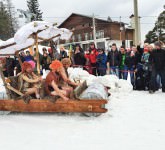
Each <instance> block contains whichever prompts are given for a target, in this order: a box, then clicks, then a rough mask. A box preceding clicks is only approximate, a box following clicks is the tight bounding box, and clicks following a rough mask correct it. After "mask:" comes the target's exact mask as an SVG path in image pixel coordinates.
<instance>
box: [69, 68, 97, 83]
mask: <svg viewBox="0 0 165 150" xmlns="http://www.w3.org/2000/svg"><path fill="white" fill-rule="evenodd" d="M68 74H69V78H70V79H71V80H72V81H80V82H83V81H87V85H91V84H92V83H93V80H94V79H96V78H97V77H96V76H94V75H91V74H89V73H88V72H87V71H85V70H83V69H82V68H69V69H68Z"/></svg>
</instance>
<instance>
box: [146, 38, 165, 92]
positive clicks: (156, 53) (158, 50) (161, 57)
mask: <svg viewBox="0 0 165 150" xmlns="http://www.w3.org/2000/svg"><path fill="white" fill-rule="evenodd" d="M154 45H155V49H154V50H153V51H152V53H151V56H150V62H151V64H152V75H151V81H150V87H149V88H150V90H149V92H150V93H154V92H155V91H156V90H157V82H156V78H157V76H158V75H159V76H160V78H161V83H162V92H165V50H163V49H162V43H161V42H159V41H158V42H155V44H154Z"/></svg>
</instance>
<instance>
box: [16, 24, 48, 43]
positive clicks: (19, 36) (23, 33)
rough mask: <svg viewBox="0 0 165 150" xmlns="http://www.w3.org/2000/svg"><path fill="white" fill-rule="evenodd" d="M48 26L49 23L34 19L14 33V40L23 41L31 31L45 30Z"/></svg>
mask: <svg viewBox="0 0 165 150" xmlns="http://www.w3.org/2000/svg"><path fill="white" fill-rule="evenodd" d="M49 26H50V23H48V22H45V21H34V22H30V23H28V24H26V25H24V26H23V27H21V28H20V29H19V30H18V31H17V32H16V34H15V36H14V40H15V42H16V43H17V44H22V43H25V42H26V40H27V39H28V38H29V36H31V35H32V34H33V33H37V32H38V31H42V30H45V29H46V28H48V27H49Z"/></svg>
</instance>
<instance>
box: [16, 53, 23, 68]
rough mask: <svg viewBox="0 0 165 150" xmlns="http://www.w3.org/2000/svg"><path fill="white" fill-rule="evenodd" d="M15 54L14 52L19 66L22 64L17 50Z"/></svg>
mask: <svg viewBox="0 0 165 150" xmlns="http://www.w3.org/2000/svg"><path fill="white" fill-rule="evenodd" d="M15 54H16V56H17V58H18V61H19V64H20V66H22V60H21V58H20V55H19V51H16V52H15Z"/></svg>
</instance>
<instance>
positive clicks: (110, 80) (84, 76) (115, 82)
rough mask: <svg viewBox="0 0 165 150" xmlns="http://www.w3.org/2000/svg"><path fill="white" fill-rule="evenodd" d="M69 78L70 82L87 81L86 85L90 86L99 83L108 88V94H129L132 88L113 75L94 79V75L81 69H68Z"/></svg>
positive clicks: (126, 82)
mask: <svg viewBox="0 0 165 150" xmlns="http://www.w3.org/2000/svg"><path fill="white" fill-rule="evenodd" d="M68 73H69V78H70V79H71V80H72V81H80V82H83V81H87V85H88V86H89V85H91V84H93V83H100V84H102V85H104V86H106V87H109V88H110V90H109V92H110V93H112V92H125V93H127V92H128V93H129V92H131V91H132V89H133V87H132V85H131V83H129V82H128V81H126V80H119V79H118V78H117V77H116V76H115V75H105V76H99V77H96V76H94V75H91V74H89V73H88V72H87V71H85V70H83V69H82V68H69V69H68Z"/></svg>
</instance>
